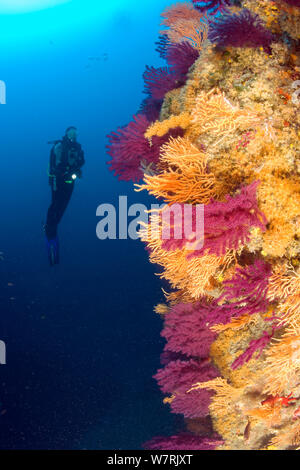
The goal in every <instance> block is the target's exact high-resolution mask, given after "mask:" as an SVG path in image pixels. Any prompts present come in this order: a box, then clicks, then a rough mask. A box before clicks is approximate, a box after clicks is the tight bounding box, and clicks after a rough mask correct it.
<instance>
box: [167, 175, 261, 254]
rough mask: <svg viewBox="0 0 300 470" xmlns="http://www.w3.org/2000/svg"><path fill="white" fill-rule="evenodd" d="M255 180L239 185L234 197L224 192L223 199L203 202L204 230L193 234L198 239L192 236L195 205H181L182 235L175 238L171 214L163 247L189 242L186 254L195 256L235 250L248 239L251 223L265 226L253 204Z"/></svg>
mask: <svg viewBox="0 0 300 470" xmlns="http://www.w3.org/2000/svg"><path fill="white" fill-rule="evenodd" d="M258 184H259V182H258V181H255V182H253V183H252V184H251V185H248V186H244V187H242V188H241V190H240V192H239V194H237V195H235V196H234V197H231V196H229V195H228V196H227V197H226V202H218V201H212V202H211V203H210V204H207V205H206V206H205V207H204V226H203V232H204V233H203V234H198V235H197V237H198V238H199V240H197V239H196V238H195V237H196V235H195V234H196V233H197V231H196V223H197V224H198V222H199V221H198V220H197V219H198V217H199V215H198V214H199V213H198V212H197V208H196V206H193V207H191V210H186V209H184V206H182V214H183V216H182V217H183V219H184V220H183V223H182V228H181V229H182V237H181V238H178V237H179V236H178V227H177V226H176V230H175V229H174V221H172V218H171V230H170V231H168V234H169V233H170V236H168V238H167V239H165V240H163V242H162V246H163V248H164V249H165V250H174V249H177V248H183V247H187V245H189V247H190V253H189V255H188V257H195V256H199V255H202V254H203V253H204V252H209V253H211V254H215V255H218V256H220V255H224V254H225V253H226V251H227V250H232V249H234V250H237V249H238V248H239V246H241V245H244V244H245V243H247V242H248V241H249V239H250V228H251V227H259V228H260V229H261V230H262V231H265V230H266V224H267V220H266V218H265V216H264V214H263V213H262V212H261V211H260V210H259V208H258V204H257V198H256V190H257V186H258ZM170 207H172V206H170ZM173 220H174V219H173ZM183 231H184V232H185V233H183ZM163 233H164V232H163ZM174 234H176V237H177V238H175V235H174ZM200 235H201V238H200ZM162 236H164V235H162ZM203 237H204V238H203Z"/></svg>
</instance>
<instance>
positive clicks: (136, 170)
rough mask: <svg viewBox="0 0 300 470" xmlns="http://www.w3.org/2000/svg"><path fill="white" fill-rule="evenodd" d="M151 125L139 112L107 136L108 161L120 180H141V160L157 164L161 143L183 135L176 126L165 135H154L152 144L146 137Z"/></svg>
mask: <svg viewBox="0 0 300 470" xmlns="http://www.w3.org/2000/svg"><path fill="white" fill-rule="evenodd" d="M149 125H150V122H149V120H148V119H147V117H146V116H145V115H143V114H139V115H137V116H134V117H133V121H131V122H130V123H129V124H128V125H127V126H125V127H120V128H119V129H117V131H116V132H112V133H111V134H109V135H108V136H107V137H108V139H109V145H107V153H108V154H109V155H110V156H111V160H110V161H109V162H107V163H108V165H109V166H110V170H111V171H113V172H114V174H115V175H117V176H118V177H119V180H124V181H130V180H133V181H139V180H140V179H141V178H142V177H143V175H144V174H143V171H142V169H141V168H140V166H141V161H142V160H143V161H144V162H145V163H146V164H150V163H152V164H154V165H155V164H156V163H157V162H158V160H159V151H160V147H161V145H163V144H164V143H166V142H167V141H168V140H169V138H170V137H171V136H172V137H179V136H182V135H183V130H182V129H180V128H175V129H172V130H171V131H170V132H168V134H166V135H164V136H163V137H157V136H154V137H153V138H152V145H150V143H149V141H148V140H147V139H145V137H144V134H145V132H146V129H147V128H148V126H149Z"/></svg>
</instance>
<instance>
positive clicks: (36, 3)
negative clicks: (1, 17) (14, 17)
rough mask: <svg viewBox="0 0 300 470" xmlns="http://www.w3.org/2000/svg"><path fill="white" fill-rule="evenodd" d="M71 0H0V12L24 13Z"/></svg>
mask: <svg viewBox="0 0 300 470" xmlns="http://www.w3.org/2000/svg"><path fill="white" fill-rule="evenodd" d="M70 1H72V0H0V14H4V13H6V14H7V13H9V14H16V13H26V12H30V11H33V10H44V9H45V8H50V7H54V6H56V5H60V4H62V3H67V2H70Z"/></svg>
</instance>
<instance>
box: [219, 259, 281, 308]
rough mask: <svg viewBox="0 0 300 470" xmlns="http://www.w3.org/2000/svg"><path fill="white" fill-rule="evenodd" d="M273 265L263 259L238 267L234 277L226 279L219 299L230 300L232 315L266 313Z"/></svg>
mask: <svg viewBox="0 0 300 470" xmlns="http://www.w3.org/2000/svg"><path fill="white" fill-rule="evenodd" d="M271 272H272V270H271V266H270V265H269V264H268V263H266V262H265V261H263V260H256V261H255V263H254V264H252V265H250V266H246V267H243V268H240V267H238V268H237V269H236V272H235V274H234V276H233V277H232V279H230V280H228V281H225V282H224V283H223V286H224V287H225V292H224V293H223V294H222V296H221V297H220V298H219V299H218V302H219V303H220V302H221V301H223V300H226V301H227V302H230V304H229V305H230V307H231V309H232V316H240V315H244V314H248V315H253V314H255V313H264V312H266V311H267V309H268V307H269V301H268V300H267V291H268V284H269V278H270V276H271Z"/></svg>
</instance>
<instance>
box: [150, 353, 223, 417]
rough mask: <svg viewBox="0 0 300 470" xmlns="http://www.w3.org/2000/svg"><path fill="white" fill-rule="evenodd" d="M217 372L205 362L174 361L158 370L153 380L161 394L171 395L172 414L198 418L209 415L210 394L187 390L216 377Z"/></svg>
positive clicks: (206, 391)
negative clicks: (155, 381) (197, 383)
mask: <svg viewBox="0 0 300 470" xmlns="http://www.w3.org/2000/svg"><path fill="white" fill-rule="evenodd" d="M218 376H219V374H218V371H217V369H216V368H215V367H213V366H212V365H211V364H210V363H209V362H208V361H207V360H204V361H201V362H199V361H198V360H195V359H188V360H185V361H182V360H175V361H171V362H169V363H168V364H167V365H166V366H165V367H164V368H163V369H160V370H159V371H158V372H157V374H156V375H155V376H154V378H155V379H156V380H157V382H158V384H159V386H160V388H161V390H162V391H163V393H170V394H172V399H171V400H170V407H171V411H172V412H173V413H177V414H183V416H184V417H185V418H191V419H192V418H200V417H205V416H207V415H208V414H209V410H208V406H209V404H210V400H211V396H212V394H213V393H212V392H211V391H209V390H207V389H203V390H193V391H191V392H189V393H188V390H190V389H191V388H192V386H193V385H194V384H195V383H196V382H199V381H201V382H206V381H208V380H212V379H215V378H216V377H218Z"/></svg>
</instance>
